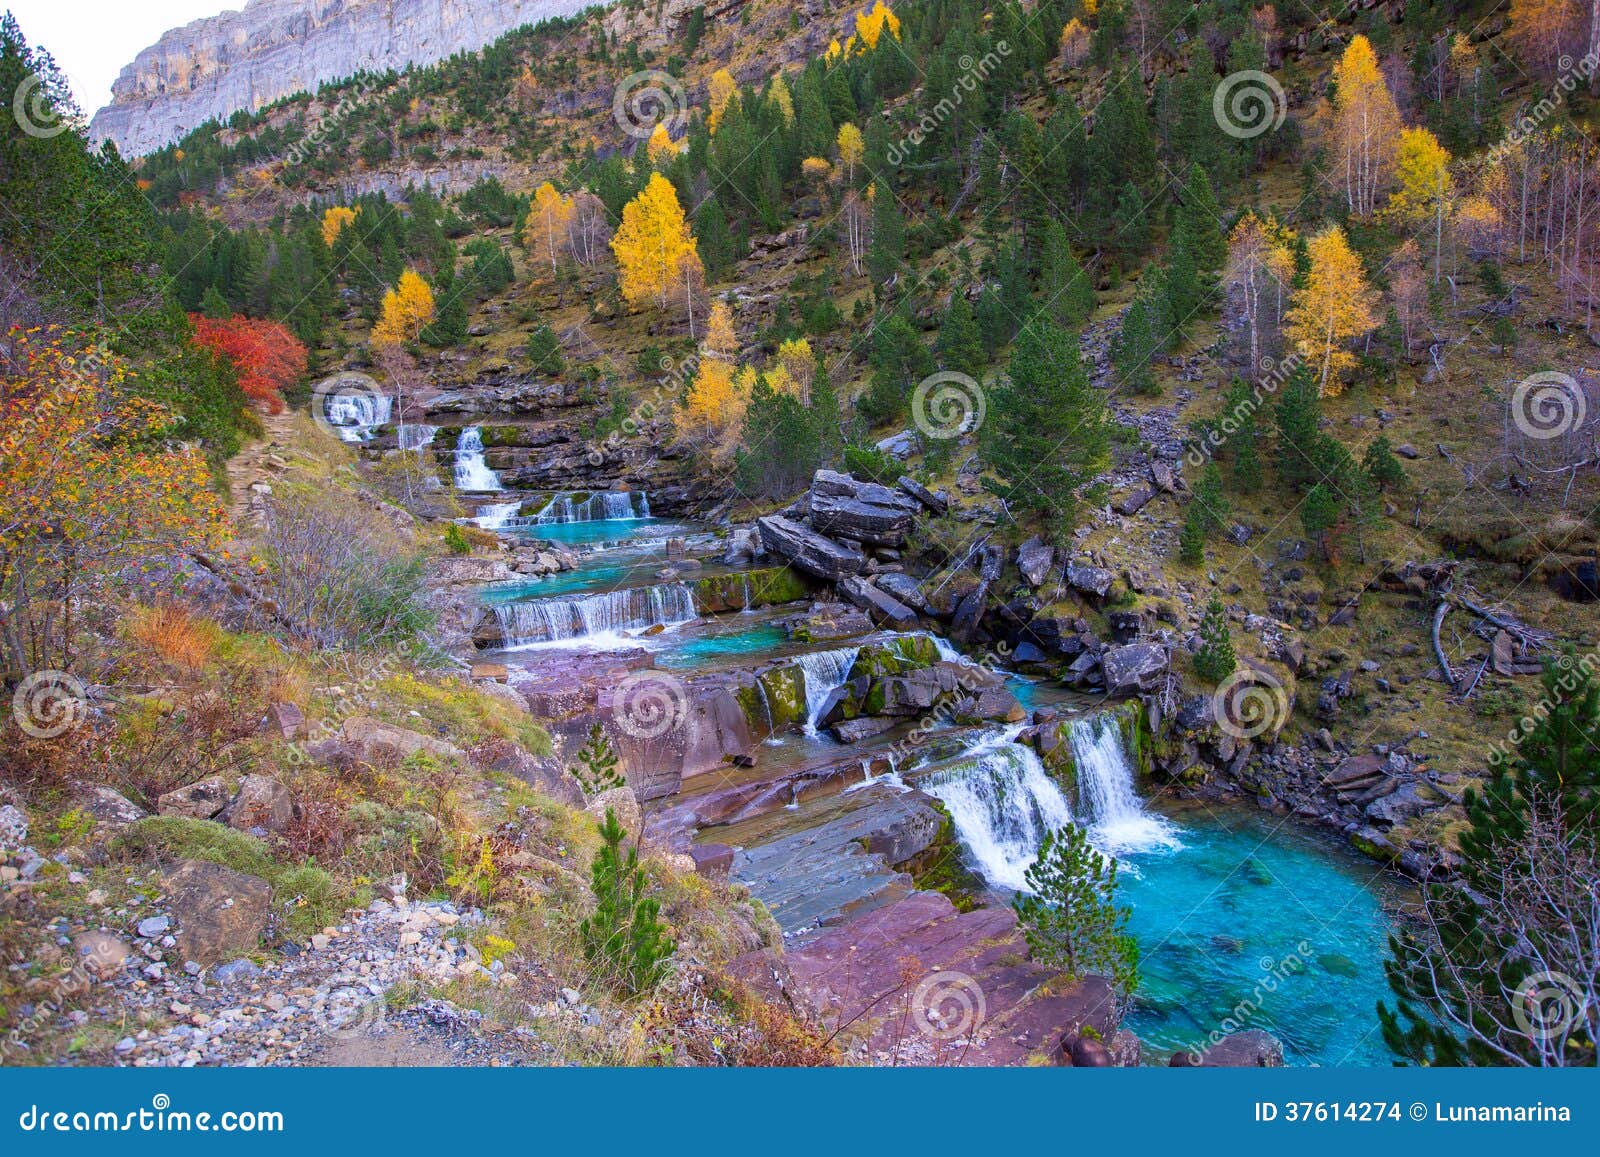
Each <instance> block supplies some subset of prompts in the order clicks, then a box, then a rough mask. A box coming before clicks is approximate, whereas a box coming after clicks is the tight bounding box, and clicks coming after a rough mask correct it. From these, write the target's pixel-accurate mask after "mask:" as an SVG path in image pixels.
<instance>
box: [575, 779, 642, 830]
mask: <svg viewBox="0 0 1600 1157" xmlns="http://www.w3.org/2000/svg"><path fill="white" fill-rule="evenodd" d="M583 810H584V811H586V812H588V813H589V814H590V815H592V816H594V818H595V819H596V820H603V819H604V818H605V815H606V812H607V810H610V811H612V812H614V813H616V817H617V822H618V823H619V824H621V825H622V826H623V827H624V828H626V829H627V831H628V834H629V835H638V834H639V831H640V829H641V823H642V821H643V814H644V813H643V812H642V811H641V810H640V808H639V798H638V797H637V796H636V795H634V794H633V789H632V788H631V787H614V788H612V789H611V790H609V791H603V792H601V793H600V794H599V795H597V796H595V797H594V798H593V799H592V800H590V801H589V803H588V805H587V806H586V807H585V808H584V809H583Z"/></svg>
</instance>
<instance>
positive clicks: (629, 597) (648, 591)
mask: <svg viewBox="0 0 1600 1157" xmlns="http://www.w3.org/2000/svg"><path fill="white" fill-rule="evenodd" d="M494 613H495V618H496V619H497V620H498V621H499V624H500V631H501V634H502V635H504V636H505V645H506V646H508V647H521V646H527V645H529V644H534V643H550V642H559V641H561V640H564V639H583V640H585V641H586V642H587V643H590V644H591V645H598V644H601V643H604V642H612V641H614V640H617V639H620V638H621V637H622V635H621V632H623V631H637V630H642V629H644V628H645V627H653V626H656V625H658V624H659V625H663V626H676V625H677V624H680V623H687V622H689V621H690V620H692V619H693V618H694V617H695V609H694V592H693V591H692V590H691V589H690V588H689V587H688V586H687V585H686V584H684V583H667V584H664V585H662V586H654V587H633V588H631V589H629V590H620V591H607V592H606V593H604V594H597V595H577V596H574V597H572V598H563V599H535V600H533V601H531V602H526V603H501V604H500V605H498V606H496V607H495V608H494ZM597 649H600V648H599V647H598V646H597Z"/></svg>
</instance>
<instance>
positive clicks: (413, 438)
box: [395, 422, 439, 453]
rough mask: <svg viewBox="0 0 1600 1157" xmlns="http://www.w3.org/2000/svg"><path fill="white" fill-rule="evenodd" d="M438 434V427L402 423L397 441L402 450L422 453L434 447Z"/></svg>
mask: <svg viewBox="0 0 1600 1157" xmlns="http://www.w3.org/2000/svg"><path fill="white" fill-rule="evenodd" d="M438 432H439V427H437V426H426V425H421V424H413V423H409V422H402V423H400V428H399V429H398V430H396V431H395V441H396V444H397V445H399V447H400V449H402V450H416V451H418V452H419V453H420V452H421V451H422V450H424V449H426V448H427V447H429V446H431V445H433V438H434V435H435V434H437V433H438Z"/></svg>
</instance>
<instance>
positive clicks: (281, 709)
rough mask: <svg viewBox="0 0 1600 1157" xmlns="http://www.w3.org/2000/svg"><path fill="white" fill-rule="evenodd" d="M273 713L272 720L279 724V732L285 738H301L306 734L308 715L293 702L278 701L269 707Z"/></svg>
mask: <svg viewBox="0 0 1600 1157" xmlns="http://www.w3.org/2000/svg"><path fill="white" fill-rule="evenodd" d="M267 710H268V711H269V712H270V713H271V715H272V721H273V723H274V724H276V725H277V728H278V734H279V735H281V736H283V738H285V739H299V738H300V737H301V736H302V735H304V734H305V730H306V716H305V712H303V711H301V710H300V708H299V707H298V706H296V705H295V704H293V703H286V702H278V703H274V704H272V705H271V706H270V707H269V708H268V709H267Z"/></svg>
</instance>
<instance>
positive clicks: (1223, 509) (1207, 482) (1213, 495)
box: [1190, 461, 1230, 534]
mask: <svg viewBox="0 0 1600 1157" xmlns="http://www.w3.org/2000/svg"><path fill="white" fill-rule="evenodd" d="M1190 504H1191V505H1192V506H1194V507H1196V508H1198V509H1199V511H1200V525H1201V526H1202V527H1203V528H1204V529H1205V532H1206V533H1207V534H1210V533H1212V532H1213V531H1217V530H1221V529H1222V527H1223V525H1224V524H1225V523H1226V522H1227V521H1228V514H1229V513H1230V511H1229V507H1228V499H1227V496H1226V495H1225V494H1223V492H1222V472H1221V471H1220V470H1218V469H1217V464H1216V462H1215V461H1211V462H1207V463H1206V464H1205V467H1204V468H1203V469H1202V470H1201V471H1200V477H1199V478H1198V479H1197V480H1196V481H1195V484H1194V496H1193V497H1192V498H1191V499H1190Z"/></svg>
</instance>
